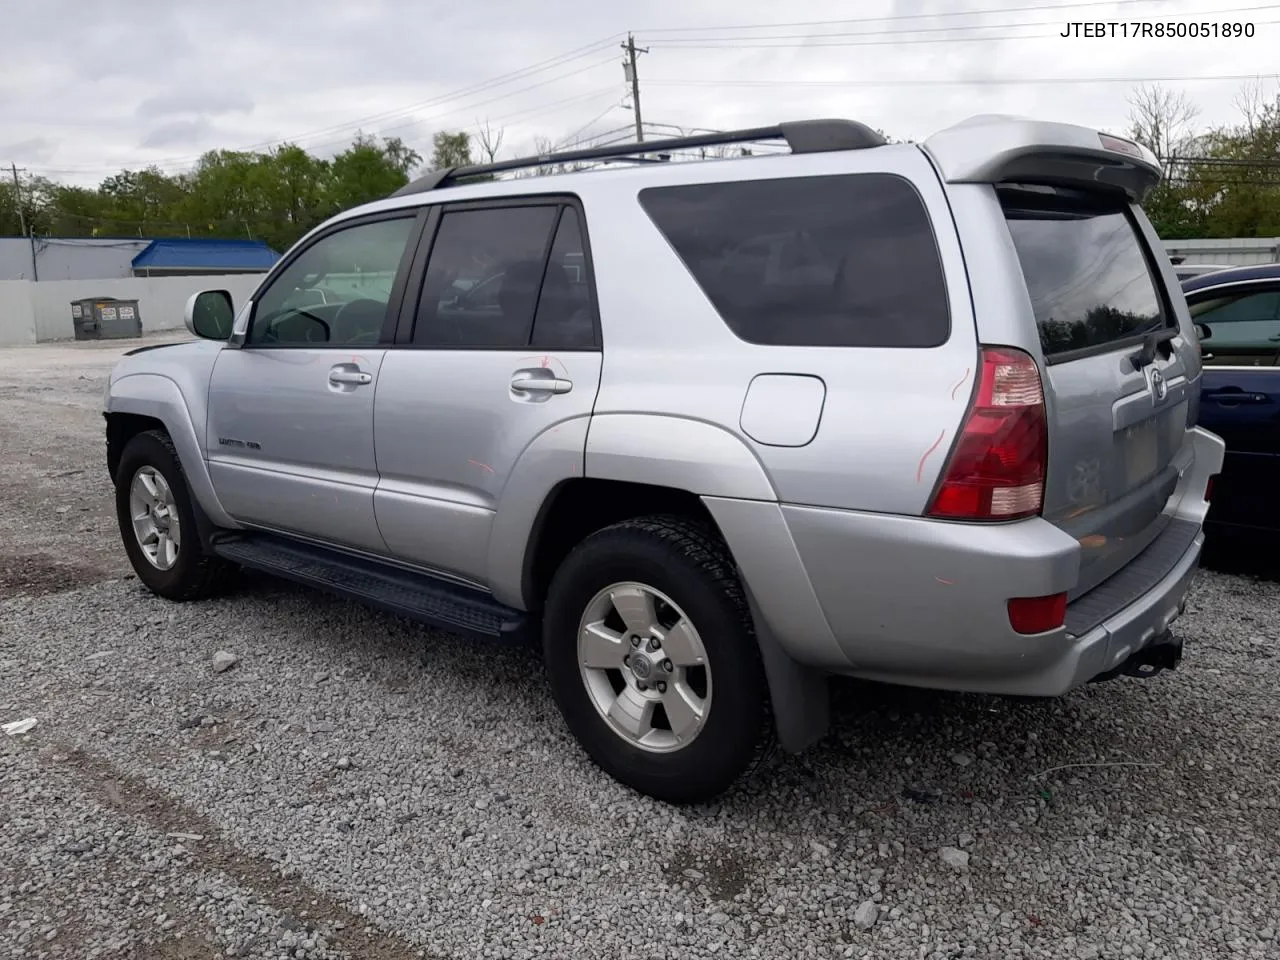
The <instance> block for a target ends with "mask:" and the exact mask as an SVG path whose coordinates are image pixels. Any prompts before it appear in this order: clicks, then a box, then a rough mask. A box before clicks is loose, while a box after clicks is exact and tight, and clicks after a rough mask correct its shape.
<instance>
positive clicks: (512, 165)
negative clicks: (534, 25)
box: [391, 120, 887, 197]
mask: <svg viewBox="0 0 1280 960" xmlns="http://www.w3.org/2000/svg"><path fill="white" fill-rule="evenodd" d="M755 140H784V141H786V144H787V146H789V147H790V148H791V152H792V153H826V152H829V151H833V150H863V149H866V148H867V147H879V146H882V145H883V144H884V143H886V142H887V141H886V140H885V138H884V137H882V136H881V135H880V134H879V133H877V132H876V131H875V130H873V129H871V128H870V127H868V126H867V125H866V124H865V123H859V122H858V121H857V120H791V121H787V122H784V123H779V124H775V125H774V126H772V127H750V128H748V129H745V130H726V131H723V132H719V133H701V134H698V135H696V136H692V137H670V138H668V139H666V140H647V141H644V142H636V143H616V144H611V145H609V146H605V147H587V148H585V149H583V150H566V151H563V152H561V153H547V154H541V155H538V156H532V157H521V158H519V159H516V160H499V161H497V162H496V163H477V164H471V165H469V166H465V167H442V168H441V169H439V170H432V171H431V172H430V173H427V174H425V175H423V176H421V177H419V178H418V179H417V180H413V181H411V182H410V183H407V184H405V185H404V186H403V187H401V188H400V189H399V190H397V191H395V192H394V193H392V194H391V196H393V197H404V196H409V195H410V194H415V193H426V192H428V191H430V190H437V189H439V188H440V187H446V186H451V185H452V184H454V183H457V182H458V181H459V180H466V179H469V178H471V177H480V176H485V175H486V174H493V173H505V172H507V171H508V170H526V169H528V168H530V167H543V166H548V165H550V164H553V163H584V162H587V161H591V160H616V159H624V158H627V159H630V158H634V159H636V160H640V158H639V156H638V155H639V154H646V153H669V152H670V151H672V150H689V149H693V148H696V147H718V146H723V145H725V144H730V143H748V142H751V141H755ZM640 162H643V161H640Z"/></svg>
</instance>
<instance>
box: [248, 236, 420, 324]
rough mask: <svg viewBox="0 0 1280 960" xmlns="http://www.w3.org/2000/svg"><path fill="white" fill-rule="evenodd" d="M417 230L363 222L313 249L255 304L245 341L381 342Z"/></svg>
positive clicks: (293, 263) (305, 253) (288, 269)
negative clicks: (398, 277)
mask: <svg viewBox="0 0 1280 960" xmlns="http://www.w3.org/2000/svg"><path fill="white" fill-rule="evenodd" d="M413 223H414V218H413V217H412V216H407V217H398V218H396V219H394V220H376V221H374V222H372V223H361V224H357V225H356V226H353V227H348V228H346V229H343V230H338V231H336V232H334V233H331V234H328V235H327V236H324V237H322V238H321V239H319V240H317V241H316V242H315V243H313V244H312V245H311V246H309V247H307V249H305V250H303V251H302V253H301V254H300V255H299V256H298V257H297V259H295V260H294V261H293V262H292V263H290V264H289V265H288V266H287V267H285V268H284V270H283V271H281V273H280V274H279V276H277V277H275V278H274V279H273V280H272V281H271V284H270V285H269V286H268V287H267V288H266V289H265V290H263V291H262V293H261V295H260V296H258V297H256V298H255V302H254V309H253V319H252V321H251V323H250V326H249V335H248V338H247V342H248V343H250V344H256V345H259V346H270V345H316V344H333V345H339V344H343V345H345V344H360V343H377V342H378V340H379V337H380V336H381V333H382V324H383V321H384V320H385V319H386V314H387V303H388V301H390V299H391V288H392V287H393V286H394V285H395V279H396V273H397V271H398V270H399V267H400V260H401V258H402V257H403V256H404V252H405V246H406V245H407V244H408V242H409V235H410V233H411V232H412V231H413Z"/></svg>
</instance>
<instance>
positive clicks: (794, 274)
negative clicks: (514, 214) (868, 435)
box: [640, 173, 950, 347]
mask: <svg viewBox="0 0 1280 960" xmlns="http://www.w3.org/2000/svg"><path fill="white" fill-rule="evenodd" d="M640 202H641V204H642V205H643V206H644V208H645V210H646V211H647V212H648V214H649V216H650V217H651V218H652V219H653V221H654V223H655V224H657V226H658V229H659V230H661V231H662V233H663V234H664V235H665V236H666V238H667V240H668V241H669V242H670V243H671V245H672V246H673V247H674V248H675V251H676V253H677V254H679V256H680V258H681V259H682V260H683V261H684V264H685V266H686V267H688V268H689V270H690V272H691V273H692V274H693V276H694V278H695V279H696V280H697V281H698V284H699V285H700V286H701V287H702V289H703V291H704V292H705V293H706V295H707V297H708V298H709V299H710V300H711V302H712V303H713V304H714V305H715V308H716V309H717V310H718V311H719V312H720V315H721V316H722V317H723V318H724V320H725V322H726V323H727V324H728V325H729V328H730V329H731V330H733V332H734V333H735V334H737V335H738V336H739V337H741V338H742V339H744V340H747V341H749V342H751V343H760V344H771V345H785V346H823V347H933V346H937V345H938V344H941V343H944V342H946V339H947V336H948V335H949V332H950V321H949V316H948V308H947V294H946V287H945V285H944V282H943V276H942V264H941V261H940V260H939V258H938V249H937V244H936V243H935V241H934V236H933V229H932V227H931V225H930V223H929V215H928V213H927V212H926V211H925V208H924V204H923V203H922V201H921V200H920V196H919V195H918V194H917V193H916V191H915V189H914V188H913V187H912V186H911V184H909V183H908V182H907V181H905V180H903V179H901V178H900V177H895V176H891V175H889V174H876V173H866V174H853V175H848V176H833V177H803V178H795V179H786V180H754V181H745V182H741V183H710V184H696V185H689V186H679V187H653V188H650V189H647V190H644V191H641V193H640Z"/></svg>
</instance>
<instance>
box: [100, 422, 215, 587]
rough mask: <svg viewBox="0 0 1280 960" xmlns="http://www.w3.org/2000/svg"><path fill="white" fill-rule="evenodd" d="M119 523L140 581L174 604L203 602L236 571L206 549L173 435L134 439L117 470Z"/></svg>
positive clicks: (149, 434) (153, 434) (157, 432)
mask: <svg viewBox="0 0 1280 960" xmlns="http://www.w3.org/2000/svg"><path fill="white" fill-rule="evenodd" d="M116 519H117V521H118V523H119V525H120V538H121V540H122V541H123V542H124V549H125V553H127V554H128V556H129V562H130V564H132V566H133V570H134V573H136V574H137V575H138V579H139V580H141V581H142V583H143V584H144V585H145V586H146V587H147V588H148V589H149V590H151V591H152V592H153V593H156V594H159V595H160V596H162V597H165V598H166V599H169V600H203V599H205V598H207V597H211V596H215V595H217V594H218V593H220V592H221V591H222V590H223V589H224V587H225V586H226V583H227V580H228V579H229V577H230V576H231V573H232V567H231V565H230V564H228V563H226V562H225V561H224V560H222V559H221V558H219V557H215V556H212V555H210V554H208V553H206V552H205V551H204V548H203V546H202V544H201V543H200V536H199V533H198V531H197V529H196V515H195V505H194V503H193V501H192V499H191V491H190V490H189V489H188V488H187V481H186V478H185V476H184V475H183V472H182V463H181V462H180V461H179V459H178V453H177V451H176V450H175V449H174V447H173V441H172V440H170V439H169V435H168V434H166V433H164V432H163V431H161V430H148V431H146V432H144V433H140V434H138V435H137V436H135V437H133V438H132V439H131V440H130V441H129V442H128V443H127V444H126V445H125V448H124V450H123V451H122V453H121V455H120V464H119V466H118V467H117V469H116Z"/></svg>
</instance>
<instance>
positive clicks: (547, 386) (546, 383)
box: [511, 376, 573, 393]
mask: <svg viewBox="0 0 1280 960" xmlns="http://www.w3.org/2000/svg"><path fill="white" fill-rule="evenodd" d="M511 389H512V390H514V391H516V393H568V392H569V391H570V390H572V389H573V381H572V380H562V379H560V378H558V377H525V376H515V377H513V378H512V379H511Z"/></svg>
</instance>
